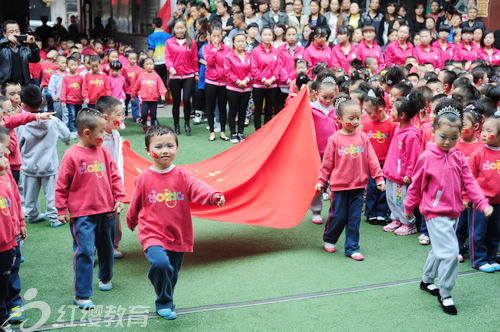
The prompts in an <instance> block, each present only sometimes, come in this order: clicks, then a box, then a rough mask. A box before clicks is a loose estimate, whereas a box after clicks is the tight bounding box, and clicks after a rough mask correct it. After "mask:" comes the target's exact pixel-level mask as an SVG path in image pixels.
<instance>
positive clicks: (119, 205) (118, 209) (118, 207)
mask: <svg viewBox="0 0 500 332" xmlns="http://www.w3.org/2000/svg"><path fill="white" fill-rule="evenodd" d="M124 207H125V205H124V204H123V202H116V203H115V208H114V210H115V212H116V213H118V214H119V213H120V212H122V210H123V208H124Z"/></svg>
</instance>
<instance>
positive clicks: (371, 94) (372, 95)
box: [368, 89, 377, 98]
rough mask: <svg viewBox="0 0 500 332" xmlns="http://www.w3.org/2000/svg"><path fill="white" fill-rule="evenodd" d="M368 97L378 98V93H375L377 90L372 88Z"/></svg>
mask: <svg viewBox="0 0 500 332" xmlns="http://www.w3.org/2000/svg"><path fill="white" fill-rule="evenodd" d="M368 97H371V98H377V95H376V94H375V92H374V91H373V90H372V89H370V91H368Z"/></svg>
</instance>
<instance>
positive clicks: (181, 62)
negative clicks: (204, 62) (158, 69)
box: [165, 37, 198, 80]
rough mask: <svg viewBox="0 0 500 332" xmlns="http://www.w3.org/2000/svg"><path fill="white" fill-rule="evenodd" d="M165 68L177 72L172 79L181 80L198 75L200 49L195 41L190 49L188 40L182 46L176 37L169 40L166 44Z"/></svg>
mask: <svg viewBox="0 0 500 332" xmlns="http://www.w3.org/2000/svg"><path fill="white" fill-rule="evenodd" d="M165 66H166V67H167V70H170V68H174V69H175V71H176V72H177V73H176V74H175V75H171V76H170V79H174V80H180V79H186V78H191V77H194V76H195V75H198V48H197V47H196V42H195V41H194V39H192V42H191V48H190V49H188V47H187V41H186V40H185V41H184V43H183V44H182V45H181V44H180V43H179V41H178V40H177V38H175V37H173V38H170V39H168V40H167V42H166V43H165Z"/></svg>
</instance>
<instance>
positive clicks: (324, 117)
mask: <svg viewBox="0 0 500 332" xmlns="http://www.w3.org/2000/svg"><path fill="white" fill-rule="evenodd" d="M322 109H323V111H322ZM311 112H312V116H313V121H314V129H315V130H316V142H317V143H318V150H319V154H320V156H321V158H323V154H324V153H325V149H326V144H327V143H328V138H329V137H330V136H332V135H333V134H334V133H335V132H336V131H337V130H339V126H338V124H337V115H336V114H335V108H332V109H331V110H330V112H329V113H328V110H326V109H325V108H324V107H322V106H321V104H320V103H319V101H315V102H314V103H312V104H311Z"/></svg>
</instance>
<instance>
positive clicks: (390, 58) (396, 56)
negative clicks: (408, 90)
mask: <svg viewBox="0 0 500 332" xmlns="http://www.w3.org/2000/svg"><path fill="white" fill-rule="evenodd" d="M412 52H413V45H412V44H411V43H410V42H407V43H406V49H405V50H403V48H402V47H401V45H399V41H397V40H395V41H393V42H390V43H389V44H387V46H386V48H385V53H384V54H385V63H386V65H387V67H391V66H392V65H396V66H402V65H404V63H405V60H406V58H408V57H410V56H412V54H413V53H412Z"/></svg>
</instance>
